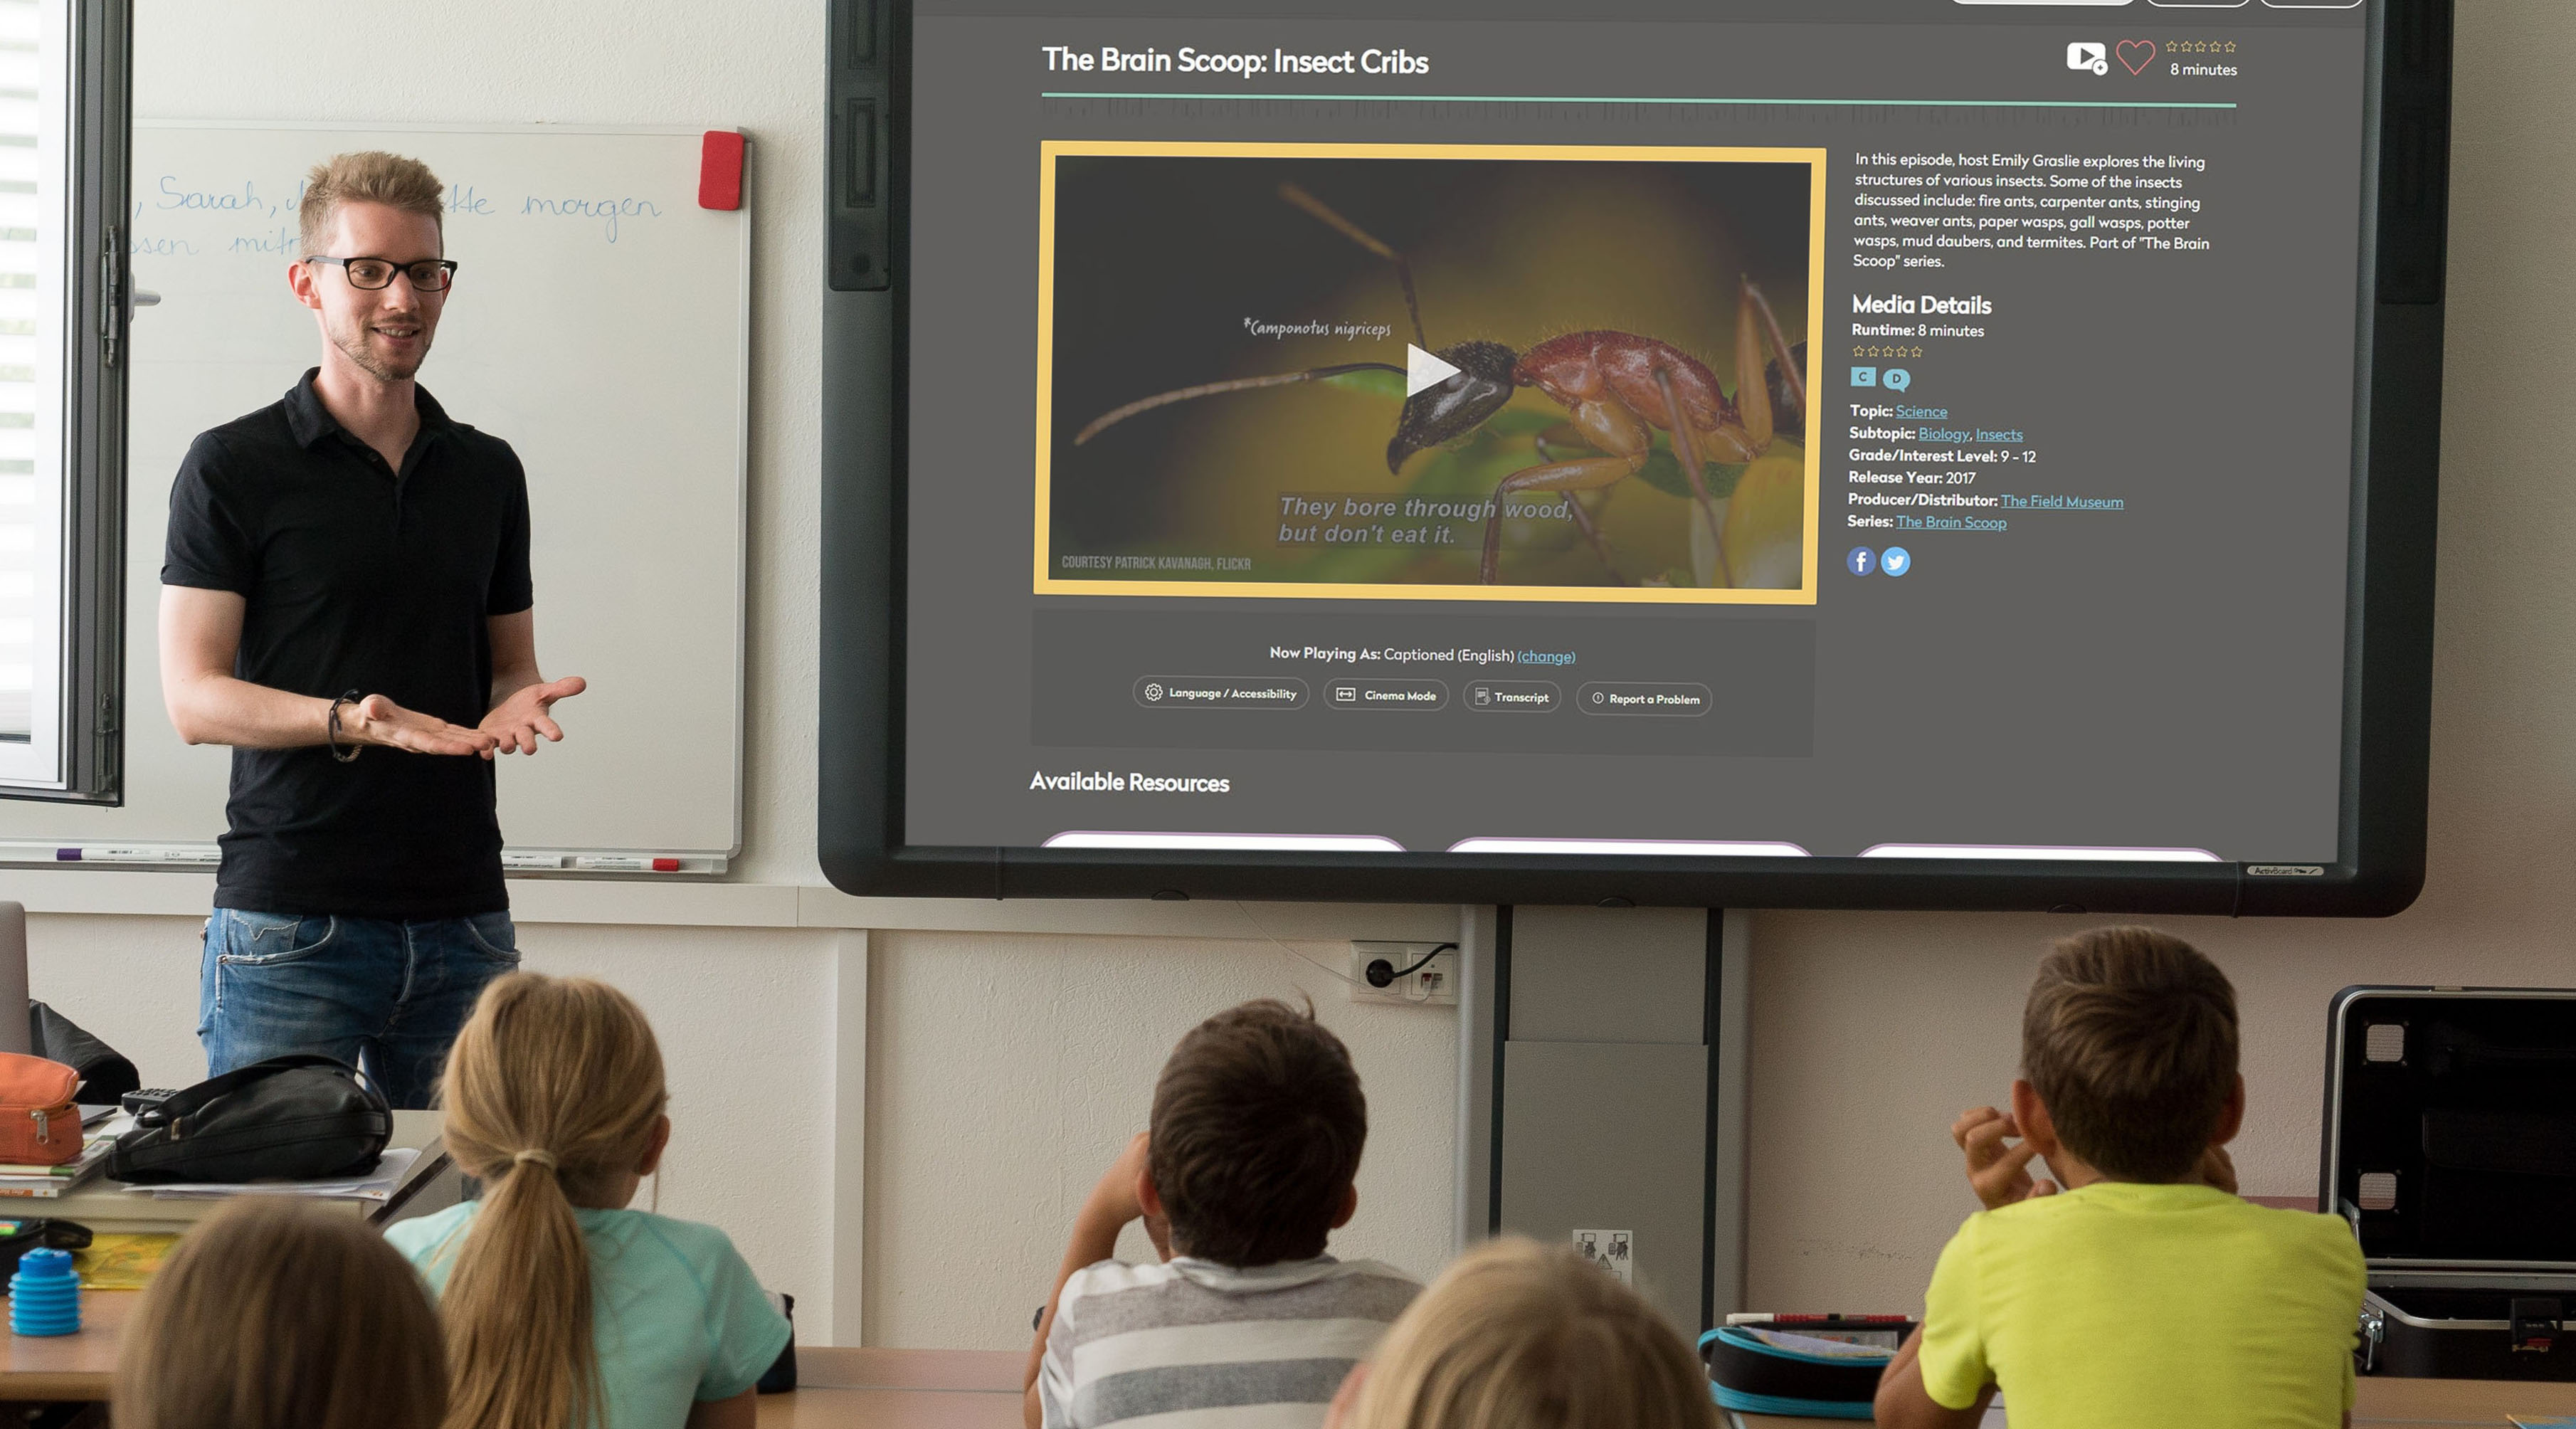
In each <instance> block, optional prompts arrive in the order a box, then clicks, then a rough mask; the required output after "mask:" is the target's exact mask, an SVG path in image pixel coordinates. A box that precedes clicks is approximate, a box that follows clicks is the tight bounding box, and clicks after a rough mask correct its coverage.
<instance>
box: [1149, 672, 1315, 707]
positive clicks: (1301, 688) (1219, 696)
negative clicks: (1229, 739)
mask: <svg viewBox="0 0 2576 1429" xmlns="http://www.w3.org/2000/svg"><path fill="white" fill-rule="evenodd" d="M1135 694H1136V703H1138V704H1140V705H1143V706H1144V707H1145V708H1147V709H1149V710H1293V709H1302V708H1304V706H1305V704H1306V682H1305V681H1303V680H1296V679H1287V678H1283V677H1281V676H1277V675H1240V676H1224V675H1147V676H1145V677H1144V678H1143V679H1140V680H1138V681H1137V682H1136V687H1135Z"/></svg>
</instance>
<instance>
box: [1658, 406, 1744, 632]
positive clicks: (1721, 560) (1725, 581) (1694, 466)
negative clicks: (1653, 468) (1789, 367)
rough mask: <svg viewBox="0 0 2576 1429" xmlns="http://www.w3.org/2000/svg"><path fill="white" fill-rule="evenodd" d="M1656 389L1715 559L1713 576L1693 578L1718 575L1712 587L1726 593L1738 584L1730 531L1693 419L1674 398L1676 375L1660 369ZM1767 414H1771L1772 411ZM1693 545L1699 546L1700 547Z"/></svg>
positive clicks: (1709, 574)
mask: <svg viewBox="0 0 2576 1429" xmlns="http://www.w3.org/2000/svg"><path fill="white" fill-rule="evenodd" d="M1655 386H1656V388H1657V389H1658V390H1659V391H1661V392H1662V393H1663V397H1664V410H1665V411H1666V412H1668V413H1670V414H1671V415H1672V419H1673V459H1674V460H1675V461H1676V462H1679V463H1680V464H1681V469H1682V477H1683V479H1684V480H1686V481H1688V482H1689V483H1690V489H1691V499H1692V500H1694V501H1696V502H1697V503H1698V504H1699V515H1700V520H1701V522H1702V523H1704V524H1705V526H1706V527H1707V530H1708V548H1709V551H1710V552H1711V553H1712V556H1713V560H1712V562H1711V564H1712V565H1713V566H1714V567H1715V570H1714V571H1713V572H1702V571H1699V570H1697V569H1694V570H1693V571H1692V572H1691V574H1693V575H1696V576H1699V577H1700V578H1701V579H1702V580H1708V579H1709V578H1710V576H1711V575H1714V576H1715V580H1714V581H1712V582H1711V584H1712V585H1714V586H1716V587H1717V588H1720V589H1723V588H1725V587H1727V586H1731V585H1733V584H1735V577H1734V576H1733V575H1732V574H1730V573H1729V572H1728V571H1727V569H1726V528H1725V527H1724V526H1723V525H1722V524H1721V523H1720V522H1719V521H1718V519H1717V502H1716V500H1715V499H1714V498H1712V497H1710V495H1709V494H1708V474H1707V473H1706V472H1704V471H1702V470H1701V469H1700V464H1699V444H1698V443H1697V442H1696V441H1693V440H1692V432H1691V424H1690V419H1689V418H1688V417H1685V416H1683V415H1682V404H1681V403H1680V402H1679V401H1678V400H1676V399H1675V397H1674V396H1673V376H1672V373H1670V372H1668V371H1666V370H1665V369H1663V368H1661V367H1658V368H1656V369H1655ZM1765 411H1766V413H1767V411H1768V409H1767V408H1766V409H1765ZM1692 544H1693V545H1694V546H1696V545H1697V544H1698V543H1697V542H1693V543H1692ZM1692 554H1693V556H1694V557H1696V556H1697V554H1698V553H1697V551H1696V550H1694V551H1693V552H1692ZM1691 564H1692V566H1693V567H1697V566H1698V564H1699V562H1698V561H1697V560H1696V559H1694V560H1693V561H1692V562H1691Z"/></svg>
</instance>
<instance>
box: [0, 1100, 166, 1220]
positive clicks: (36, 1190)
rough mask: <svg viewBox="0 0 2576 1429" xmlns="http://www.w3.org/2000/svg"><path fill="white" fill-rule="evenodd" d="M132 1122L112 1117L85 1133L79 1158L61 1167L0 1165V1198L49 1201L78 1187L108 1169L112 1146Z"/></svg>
mask: <svg viewBox="0 0 2576 1429" xmlns="http://www.w3.org/2000/svg"><path fill="white" fill-rule="evenodd" d="M133 1125H134V1122H133V1119H132V1118H130V1117H126V1116H122V1115H120V1116H112V1117H109V1118H107V1120H106V1121H104V1122H102V1123H100V1124H98V1125H95V1126H92V1127H90V1128H89V1129H88V1131H87V1133H86V1134H85V1137H84V1139H83V1140H82V1142H81V1154H80V1155H78V1156H76V1157H74V1158H72V1159H71V1160H69V1161H66V1162H64V1163H63V1164H62V1165H60V1166H19V1165H11V1164H9V1163H6V1162H0V1196H32V1197H36V1198H38V1199H42V1200H51V1199H53V1198H54V1197H56V1196H60V1195H62V1194H64V1193H65V1192H67V1191H70V1190H72V1189H74V1188H75V1187H78V1186H79V1185H81V1184H82V1183H83V1182H86V1181H88V1180H89V1179H90V1178H92V1177H94V1176H96V1175H98V1173H99V1172H101V1171H103V1170H105V1169H107V1153H108V1151H109V1150H110V1149H111V1148H112V1147H114V1146H115V1144H116V1138H117V1135H118V1134H119V1133H121V1132H124V1131H127V1130H130V1129H132V1127H133Z"/></svg>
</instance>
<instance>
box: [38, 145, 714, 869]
mask: <svg viewBox="0 0 2576 1429" xmlns="http://www.w3.org/2000/svg"><path fill="white" fill-rule="evenodd" d="M699 143H700V139H699V131H697V130H688V131H685V132H683V131H665V130H646V131H638V130H616V131H610V130H588V129H568V128H558V127H554V126H527V127H510V128H500V127H483V128H472V127H466V128H416V129H395V128H384V127H369V128H357V127H340V126H292V125H276V124H270V125H239V124H218V123H196V124H191V123H168V122H163V123H138V124H137V125H136V126H135V132H134V184H133V194H134V205H133V212H132V235H131V244H130V246H131V249H132V255H133V257H132V271H133V282H134V285H135V286H136V287H138V288H141V289H146V290H149V291H152V292H156V293H158V294H160V295H161V301H160V303H159V304H158V305H157V306H151V307H145V308H142V309H140V310H138V311H137V312H136V313H135V315H134V320H133V323H132V343H131V352H132V361H133V370H132V373H131V376H130V384H131V387H130V401H129V412H130V416H129V421H128V430H129V446H128V452H129V457H128V462H129V464H128V480H127V489H128V492H129V507H130V516H129V521H128V526H127V534H126V554H127V567H128V569H127V591H126V601H127V607H126V618H127V633H126V640H127V652H128V658H127V662H126V685H125V690H126V695H125V726H126V728H125V804H124V807H122V808H114V809H96V808H81V807H73V806H63V805H47V804H31V803H17V804H0V860H12V859H14V860H17V861H26V860H28V859H43V858H51V857H53V856H54V855H53V854H52V853H51V852H50V851H49V850H47V849H44V848H42V847H39V846H40V845H48V844H60V845H79V844H88V845H93V846H96V845H101V844H109V845H118V844H122V845H196V846H205V845H211V843H212V842H213V840H214V839H215V837H216V836H217V835H218V834H220V833H222V832H223V830H224V826H225V825H224V799H225V793H226V785H227V783H228V780H229V778H230V771H231V755H230V751H229V750H226V749H223V748H220V747H213V746H201V747H198V748H193V749H192V748H189V747H187V746H185V745H183V744H181V743H180V742H179V738H178V735H177V734H176V733H175V732H174V731H173V730H172V729H171V727H170V720H169V716H168V714H167V713H166V712H165V709H164V706H163V704H162V699H161V679H160V672H159V668H158V659H159V656H158V651H157V641H156V639H155V625H156V620H155V612H156V611H157V609H158V608H159V603H160V588H161V582H160V571H161V554H162V538H163V534H164V528H165V526H166V524H167V519H168V513H169V492H170V482H171V479H172V477H173V476H174V475H175V474H176V473H177V471H178V467H179V460H180V458H181V456H183V455H184V454H185V453H186V451H187V448H188V444H189V442H190V441H191V440H193V439H194V438H195V436H196V434H197V433H198V432H200V431H203V430H205V429H206V428H208V427H212V426H215V425H218V424H220V423H222V422H226V421H229V420H231V419H232V418H234V417H237V416H239V415H241V414H243V413H245V412H249V411H252V410H254V409H257V408H259V407H262V406H265V405H267V404H269V403H271V402H274V401H276V400H277V399H278V398H279V397H280V396H281V395H283V394H284V393H285V392H286V391H287V389H288V388H290V387H292V386H293V385H294V384H295V382H296V380H297V379H298V378H299V377H301V376H302V375H303V373H304V370H305V369H306V368H308V367H311V366H313V365H314V364H315V362H316V361H318V357H317V354H318V352H319V348H320V343H321V338H320V336H319V334H318V332H317V330H316V328H315V325H314V320H313V316H312V314H311V312H310V311H309V310H308V309H306V308H304V307H303V306H302V305H300V304H298V303H297V302H296V301H295V299H294V297H293V296H292V295H291V294H290V293H289V292H288V290H287V285H286V270H287V265H288V263H289V262H290V261H291V259H292V258H293V256H294V254H295V252H296V245H295V233H296V213H295V208H296V203H297V200H298V198H299V197H300V195H301V193H302V189H303V183H304V174H305V172H306V171H307V170H308V169H309V168H311V167H312V165H313V164H315V163H316V162H319V161H320V160H322V159H324V158H327V157H328V156H330V155H332V154H334V153H339V152H342V151H346V150H356V149H390V150H392V151H394V152H396V153H402V154H410V155H414V156H416V157H418V158H420V159H421V160H423V161H425V162H426V163H428V164H429V166H430V167H431V168H432V169H433V170H435V171H436V172H437V174H438V175H439V177H440V178H441V179H443V180H445V181H446V182H447V184H448V213H447V216H446V219H445V225H446V230H447V255H448V256H449V257H451V258H454V259H456V260H457V263H458V271H457V277H456V286H455V288H454V290H453V292H452V293H451V294H450V296H449V298H448V302H447V308H446V311H445V313H444V314H443V315H442V317H441V318H440V321H439V328H438V335H437V338H436V342H435V345H434V347H433V348H432V350H431V352H430V355H429V359H428V361H427V362H426V363H425V364H423V366H422V368H421V372H420V382H421V385H422V387H424V388H425V389H427V390H428V391H429V392H430V393H432V394H433V395H434V396H436V397H437V398H438V401H439V403H440V405H442V406H443V407H445V408H446V409H447V412H448V415H449V416H451V417H452V418H454V419H455V420H457V421H460V422H465V423H468V424H470V425H472V426H475V427H478V428H481V429H482V430H484V431H486V432H490V433H492V434H494V435H496V436H498V437H501V438H502V439H503V440H505V441H507V442H509V443H510V445H511V446H512V447H513V448H515V449H516V450H517V452H518V454H519V457H520V460H521V461H522V462H523V463H524V464H525V465H526V467H527V473H528V499H529V510H530V517H531V521H532V537H531V543H530V555H531V559H532V564H533V566H534V568H535V573H536V597H537V599H536V624H537V653H538V657H539V659H540V661H541V663H542V664H543V666H544V669H545V673H546V674H547V676H548V677H549V678H555V677H560V676H563V675H582V676H585V677H587V678H588V679H589V681H590V688H589V690H588V691H587V692H586V693H584V694H582V695H580V696H578V697H577V698H574V699H571V700H568V701H565V702H564V703H563V704H561V705H558V706H557V707H556V710H555V714H556V716H557V718H558V719H559V720H560V722H561V723H562V725H563V727H564V733H565V737H564V742H563V743H561V744H554V745H547V746H546V747H545V749H544V752H543V753H541V754H538V755H536V756H534V757H528V756H510V757H505V758H503V759H502V760H501V761H500V766H499V767H500V775H499V778H500V815H501V833H502V837H503V839H504V840H505V842H506V843H507V844H508V846H509V847H510V848H511V849H512V850H515V851H543V850H554V851H564V852H566V853H567V854H569V853H570V852H572V851H584V850H587V851H609V852H617V853H637V854H647V855H650V854H683V853H685V854H693V855H700V856H702V857H698V858H692V859H691V860H690V861H689V864H688V867H689V868H690V869H692V870H696V869H704V868H713V869H718V870H720V869H721V867H722V861H723V860H724V859H725V858H727V857H730V856H731V855H732V854H733V853H734V852H735V851H736V849H737V847H738V845H739V842H740V826H741V821H740V809H741V798H740V772H741V767H742V756H741V746H742V732H741V731H742V632H743V602H744V596H743V577H744V543H743V512H744V480H745V474H744V461H745V450H746V448H745V440H746V431H747V416H746V413H747V403H746V397H747V389H746V383H747V380H748V372H749V356H750V354H749V348H748V343H749V321H748V313H749V286H748V285H749V281H750V263H749V255H750V235H749V229H750V223H749V215H748V213H747V212H741V211H737V212H717V211H712V210H707V209H701V208H699V207H698V206H697V179H698V154H699ZM90 856H91V858H92V859H93V861H95V860H96V859H97V858H98V852H97V850H96V848H95V847H93V849H92V851H91V855H90ZM143 861H151V860H150V859H149V858H148V857H146V858H144V859H143ZM510 862H511V864H512V866H514V867H531V866H550V865H546V862H545V860H544V859H542V858H539V857H535V856H532V855H531V856H513V857H512V859H511V860H510ZM563 862H564V863H567V864H572V863H573V862H574V861H573V860H572V859H570V858H566V859H564V860H563ZM610 862H612V864H613V862H614V861H610ZM576 866H578V865H576Z"/></svg>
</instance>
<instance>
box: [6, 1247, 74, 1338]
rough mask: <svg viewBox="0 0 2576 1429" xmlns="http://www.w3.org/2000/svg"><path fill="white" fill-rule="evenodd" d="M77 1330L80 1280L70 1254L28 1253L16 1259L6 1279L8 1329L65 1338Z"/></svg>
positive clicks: (39, 1251)
mask: <svg viewBox="0 0 2576 1429" xmlns="http://www.w3.org/2000/svg"><path fill="white" fill-rule="evenodd" d="M79 1329H80V1277H79V1276H77V1275H74V1274H73V1273H72V1257H71V1252H69V1251H63V1250H31V1251H28V1252H27V1253H26V1254H25V1255H22V1256H20V1257H18V1273H17V1274H15V1275H13V1276H10V1277H9V1330H10V1332H11V1333H12V1334H19V1335H68V1334H71V1333H73V1332H75V1331H77V1330H79Z"/></svg>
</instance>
